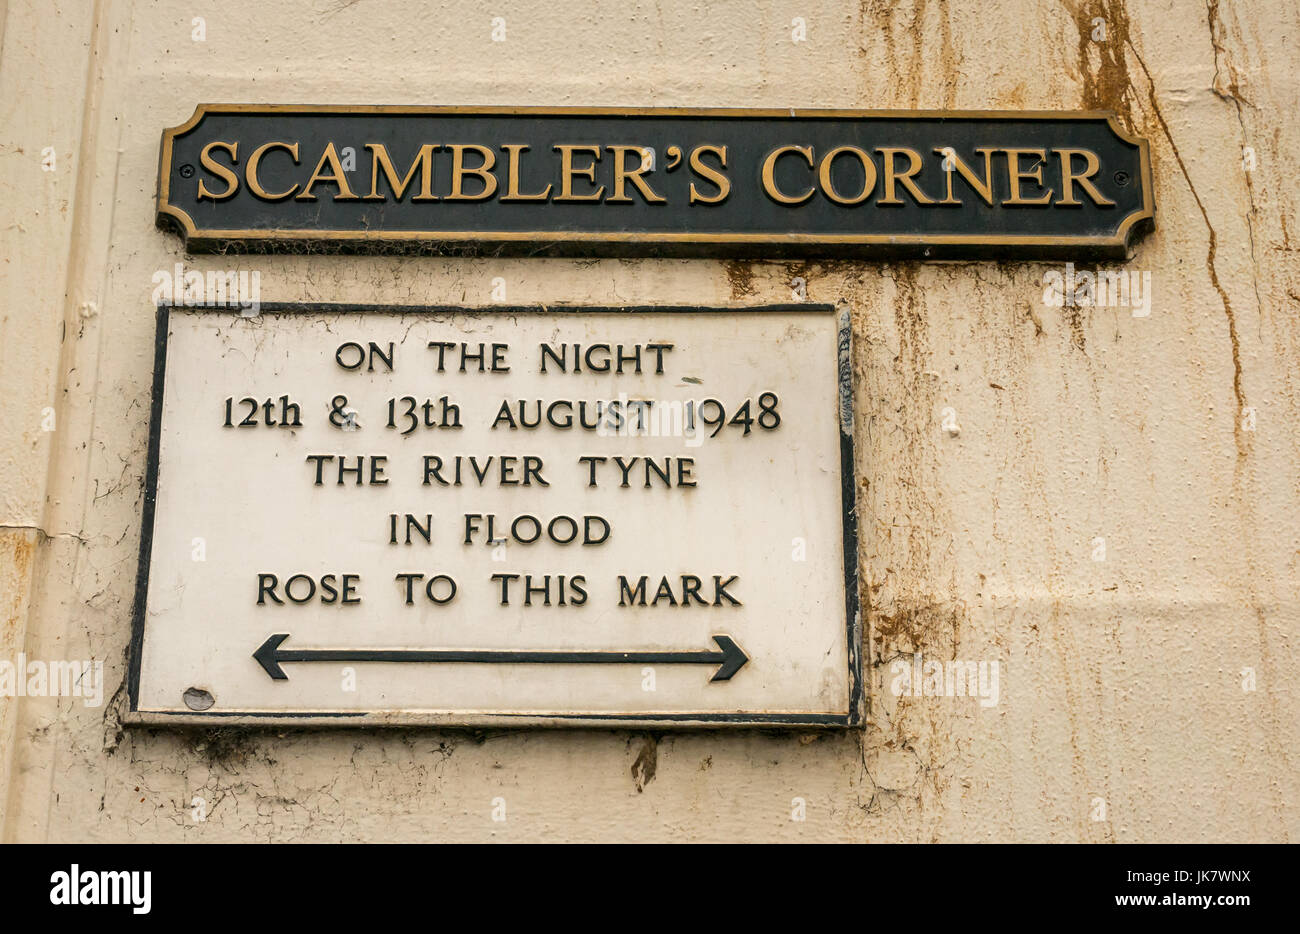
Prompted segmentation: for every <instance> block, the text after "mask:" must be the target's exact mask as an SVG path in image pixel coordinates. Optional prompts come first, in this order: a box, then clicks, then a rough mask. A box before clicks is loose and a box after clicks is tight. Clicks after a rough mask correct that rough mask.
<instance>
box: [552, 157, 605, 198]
mask: <svg viewBox="0 0 1300 934" xmlns="http://www.w3.org/2000/svg"><path fill="white" fill-rule="evenodd" d="M555 151H556V152H558V153H559V154H560V195H559V197H557V198H556V199H555V200H556V201H599V200H600V199H601V196H602V195H604V194H605V186H604V185H601V186H600V187H599V188H597V189H596V191H595V192H594V193H593V194H589V195H575V194H574V193H573V177H574V176H575V175H581V176H582V177H584V178H586V179H589V180H590V181H591V183H592V184H595V182H596V163H597V162H599V161H600V147H599V146H576V145H572V144H570V143H561V144H560V145H558V146H556V147H555ZM575 152H589V153H591V154H592V156H593V158H592V160H591V164H590V165H587V166H575V165H574V164H573V154H574V153H575Z"/></svg>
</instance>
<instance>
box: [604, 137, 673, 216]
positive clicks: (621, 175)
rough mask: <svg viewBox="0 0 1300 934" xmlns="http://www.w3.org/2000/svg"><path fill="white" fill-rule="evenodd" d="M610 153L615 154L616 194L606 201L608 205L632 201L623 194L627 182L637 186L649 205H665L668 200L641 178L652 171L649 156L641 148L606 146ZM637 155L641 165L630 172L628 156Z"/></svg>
mask: <svg viewBox="0 0 1300 934" xmlns="http://www.w3.org/2000/svg"><path fill="white" fill-rule="evenodd" d="M605 149H607V150H608V151H609V152H612V153H613V154H614V194H613V195H612V196H611V197H608V198H606V199H605V203H606V204H614V203H619V204H623V203H627V202H630V201H631V200H632V199H631V198H630V197H628V196H627V195H625V194H624V193H623V186H624V183H625V182H631V183H632V184H633V185H634V186H636V190H637V191H639V192H641V197H642V198H644V199H645V200H646V203H647V204H663V203H664V201H665V200H666V199H665V198H661V197H660V196H659V195H657V194H655V193H654V191H653V190H652V189H651V188H650V186H649V185H648V184H647V183H646V180H645V179H643V178H642V177H641V175H642V173H645V172H649V171H650V161H649V159H647V158H646V157H647V156H648V155H649V153H647V152H646V151H645V149H644V148H643V147H641V146H606V147H605ZM629 152H634V153H636V156H637V161H638V162H639V163H640V165H639V166H638V167H637V169H636V171H633V172H629V171H628V169H627V165H626V162H627V154H628V153H629Z"/></svg>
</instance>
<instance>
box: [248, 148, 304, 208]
mask: <svg viewBox="0 0 1300 934" xmlns="http://www.w3.org/2000/svg"><path fill="white" fill-rule="evenodd" d="M272 149H283V150H284V151H285V152H287V153H288V154H289V155H291V156H293V164H294V165H297V164H298V144H297V143H293V144H292V145H290V144H289V143H278V142H272V143H263V144H262V145H261V146H258V147H257V148H256V149H254V150H253V154H252V155H251V156H249V157H248V165H246V166H244V181H246V182H248V190H249V191H251V192H252V193H253V194H254V195H256V196H257V197H259V198H261V199H262V200H263V201H283V200H284V199H285V198H288V197H290V196H291V195H292V194H293V193H294V192H295V191H297V190H298V186H297V185H294V186H293V187H292V188H290V189H289V190H288V191H285V192H281V193H279V194H272V193H271V192H269V191H267V190H266V189H265V188H263V187H262V180H261V179H260V178H258V177H257V169H258V166H260V165H261V164H262V157H263V156H264V155H266V154H267V153H268V152H270V151H271V150H272Z"/></svg>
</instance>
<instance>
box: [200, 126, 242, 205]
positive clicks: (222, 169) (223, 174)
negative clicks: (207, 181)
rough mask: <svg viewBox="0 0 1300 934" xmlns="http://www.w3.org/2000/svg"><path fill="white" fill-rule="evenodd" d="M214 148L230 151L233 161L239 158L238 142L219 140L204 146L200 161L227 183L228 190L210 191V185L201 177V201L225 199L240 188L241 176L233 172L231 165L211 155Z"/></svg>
mask: <svg viewBox="0 0 1300 934" xmlns="http://www.w3.org/2000/svg"><path fill="white" fill-rule="evenodd" d="M214 149H223V150H225V151H226V152H228V153H230V161H231V162H234V161H235V160H236V159H237V158H238V155H237V153H238V151H239V144H238V143H223V142H220V141H217V142H211V143H208V145H206V146H204V147H203V151H202V152H201V153H199V162H201V163H202V164H203V167H204V168H205V169H207V170H208V171H209V172H211V173H212V174H213V175H215V176H217V177H218V178H220V179H221V180H222V181H223V182H225V183H226V190H225V191H223V192H221V193H220V194H218V193H216V192H213V191H209V190H208V186H207V185H204V184H203V179H199V196H198V200H199V201H202V200H203V199H204V198H211V199H212V200H213V201H225V200H226V199H227V198H231V197H233V196H234V194H235V192H236V191H238V190H239V176H238V175H236V174H235V173H234V172H232V171H231V170H230V167H229V166H224V165H222V164H221V163H220V162H217V161H216V159H214V158H213V157H212V156H211V155H210V153H211V152H212V150H214Z"/></svg>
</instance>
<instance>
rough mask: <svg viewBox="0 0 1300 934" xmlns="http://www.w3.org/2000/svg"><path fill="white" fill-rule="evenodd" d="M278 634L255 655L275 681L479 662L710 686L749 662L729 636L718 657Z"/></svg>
mask: <svg viewBox="0 0 1300 934" xmlns="http://www.w3.org/2000/svg"><path fill="white" fill-rule="evenodd" d="M288 638H289V634H288V633H287V632H280V633H276V634H275V635H273V636H271V638H269V639H267V640H266V641H265V642H263V643H262V645H261V647H260V648H259V649H258V650H257V651H256V652H254V653H253V658H255V659H257V663H258V664H259V665H261V666H262V667H263V668H265V669H266V673H267V674H268V675H270V676H271V677H272V678H274V679H275V680H276V681H287V680H289V676H288V675H287V674H285V673H284V669H283V668H281V667H280V664H281V663H282V662H479V663H488V664H498V665H537V664H543V665H624V664H633V665H717V666H718V670H717V671H716V672H714V674H713V677H712V678H710V679H709V680H710V681H727V680H730V678H731V676H732V675H734V674H735V673H736V672H738V671H740V669H741V668H743V667H744V665H745V663H746V662H748V661H749V656H748V655H746V654H745V653H744V652H742V651H741V649H740V646H738V645H736V642H735V640H734V639H732V638H731V637H730V636H722V635H715V636H714V637H713V641H714V642H716V643H717V644H718V648H719V649H721V651H719V652H519V651H512V650H508V649H490V650H479V649H468V650H467V649H282V648H280V644H281V643H282V642H284V640H285V639H288Z"/></svg>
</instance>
